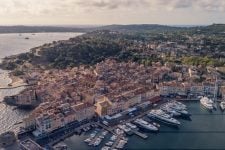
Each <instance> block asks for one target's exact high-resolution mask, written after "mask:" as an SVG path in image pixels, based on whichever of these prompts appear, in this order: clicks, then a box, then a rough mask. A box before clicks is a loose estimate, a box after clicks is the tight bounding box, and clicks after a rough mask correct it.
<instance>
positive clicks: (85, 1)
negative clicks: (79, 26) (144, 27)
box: [0, 0, 225, 17]
mask: <svg viewBox="0 0 225 150" xmlns="http://www.w3.org/2000/svg"><path fill="white" fill-rule="evenodd" d="M127 9H129V10H130V12H141V11H158V12H164V13H165V12H166V11H176V10H183V9H193V10H198V11H199V10H200V11H205V12H225V0H0V16H1V17H2V16H5V17H7V16H9V17H10V16H31V17H33V16H71V15H79V14H81V13H89V11H87V10H91V11H92V12H101V11H102V12H103V13H105V12H110V11H112V10H119V11H118V12H121V10H125V11H126V10H127ZM127 13H128V12H127Z"/></svg>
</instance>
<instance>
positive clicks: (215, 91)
mask: <svg viewBox="0 0 225 150" xmlns="http://www.w3.org/2000/svg"><path fill="white" fill-rule="evenodd" d="M217 89H218V85H217V76H216V81H215V87H214V98H213V100H214V102H216V99H217V91H218V90H217Z"/></svg>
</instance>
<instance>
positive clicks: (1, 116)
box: [0, 33, 82, 134]
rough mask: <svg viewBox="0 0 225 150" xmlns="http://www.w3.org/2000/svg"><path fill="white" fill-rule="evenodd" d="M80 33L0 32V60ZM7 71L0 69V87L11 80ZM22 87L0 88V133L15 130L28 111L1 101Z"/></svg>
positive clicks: (16, 92)
mask: <svg viewBox="0 0 225 150" xmlns="http://www.w3.org/2000/svg"><path fill="white" fill-rule="evenodd" d="M81 34H82V33H22V34H18V33H11V34H0V61H2V58H4V57H6V56H10V55H16V54H19V53H24V52H28V51H29V50H30V49H31V48H34V47H37V46H41V45H43V44H45V43H51V42H53V41H58V40H67V39H69V38H72V37H76V36H78V35H81ZM25 38H29V39H25ZM8 73H9V72H8V71H5V70H1V69H0V87H6V86H7V85H8V84H9V83H10V82H11V81H12V80H11V79H10V78H9V77H8ZM23 89H24V87H20V88H17V89H11V90H1V89H0V134H1V133H3V132H6V131H9V130H12V131H15V132H17V131H18V130H19V128H20V126H21V121H22V120H23V118H24V117H26V116H27V115H29V113H30V111H25V110H19V109H17V108H15V107H12V106H8V105H5V104H4V103H3V102H2V101H3V99H4V97H5V96H11V95H16V94H18V93H19V92H21V91H22V90H23Z"/></svg>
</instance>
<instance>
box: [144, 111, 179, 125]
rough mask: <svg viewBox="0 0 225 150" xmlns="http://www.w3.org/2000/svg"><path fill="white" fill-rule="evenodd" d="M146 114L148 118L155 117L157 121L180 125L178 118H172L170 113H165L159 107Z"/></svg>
mask: <svg viewBox="0 0 225 150" xmlns="http://www.w3.org/2000/svg"><path fill="white" fill-rule="evenodd" d="M147 116H148V117H149V118H152V119H155V120H157V121H159V122H162V123H165V124H168V125H173V126H178V125H180V122H179V121H178V120H176V119H174V118H172V117H171V116H170V115H168V114H166V113H165V112H164V111H162V110H161V109H157V110H152V111H150V113H149V114H148V115H147Z"/></svg>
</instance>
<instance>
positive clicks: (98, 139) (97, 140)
mask: <svg viewBox="0 0 225 150" xmlns="http://www.w3.org/2000/svg"><path fill="white" fill-rule="evenodd" d="M101 142H102V139H101V138H97V139H96V140H95V142H94V144H93V146H98V145H99V144H100V143H101Z"/></svg>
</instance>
